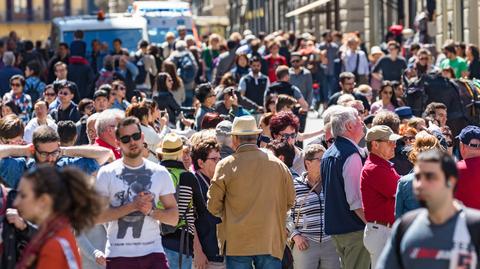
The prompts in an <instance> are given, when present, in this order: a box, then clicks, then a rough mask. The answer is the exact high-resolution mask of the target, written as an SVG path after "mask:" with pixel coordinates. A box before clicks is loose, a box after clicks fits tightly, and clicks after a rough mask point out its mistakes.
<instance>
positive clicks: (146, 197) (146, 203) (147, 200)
mask: <svg viewBox="0 0 480 269" xmlns="http://www.w3.org/2000/svg"><path fill="white" fill-rule="evenodd" d="M152 200H153V195H152V194H146V193H140V194H138V195H137V196H135V198H134V199H133V206H134V208H135V209H136V210H138V211H140V212H142V213H143V214H145V215H146V214H148V212H150V210H151V209H152Z"/></svg>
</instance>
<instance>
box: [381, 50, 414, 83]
mask: <svg viewBox="0 0 480 269" xmlns="http://www.w3.org/2000/svg"><path fill="white" fill-rule="evenodd" d="M405 69H407V62H406V61H405V59H403V58H402V57H398V58H397V59H396V60H395V61H393V60H392V59H391V58H390V56H388V55H386V56H384V57H383V58H381V59H380V60H379V61H378V63H377V65H375V67H374V68H373V73H377V72H380V71H382V75H383V80H390V81H393V80H395V81H400V79H401V77H402V73H403V70H405Z"/></svg>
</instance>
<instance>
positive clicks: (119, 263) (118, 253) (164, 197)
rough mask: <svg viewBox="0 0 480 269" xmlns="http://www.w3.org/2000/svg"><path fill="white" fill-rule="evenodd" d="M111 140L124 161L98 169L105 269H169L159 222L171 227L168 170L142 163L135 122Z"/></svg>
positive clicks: (174, 214)
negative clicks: (106, 204) (106, 205)
mask: <svg viewBox="0 0 480 269" xmlns="http://www.w3.org/2000/svg"><path fill="white" fill-rule="evenodd" d="M116 137H117V140H118V144H119V146H120V149H121V151H122V155H123V158H121V159H118V160H116V161H115V162H113V163H111V164H109V165H106V166H104V167H102V168H101V169H100V170H99V172H98V176H97V182H96V189H97V191H98V192H99V193H100V194H101V195H103V196H105V197H107V199H108V201H109V208H108V209H106V210H105V211H104V212H103V213H102V214H101V216H100V218H99V220H98V222H99V223H104V222H108V229H107V246H106V251H105V254H106V256H107V269H108V268H115V269H118V268H119V269H123V268H135V269H143V268H148V269H165V268H168V265H167V260H166V258H165V254H164V250H163V247H162V237H161V236H160V222H161V223H165V224H169V225H173V226H175V225H176V224H177V222H178V218H179V216H178V209H177V203H176V201H175V197H174V193H175V187H174V185H173V181H172V180H171V178H170V174H169V173H168V171H167V169H166V168H164V167H163V166H160V165H159V164H156V163H153V162H151V161H148V160H146V159H143V158H142V152H143V143H144V135H143V133H142V132H141V129H140V122H139V121H138V119H136V118H133V117H128V118H125V119H123V120H122V121H120V123H119V124H118V125H117V129H116Z"/></svg>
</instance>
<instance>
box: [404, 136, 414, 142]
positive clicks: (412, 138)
mask: <svg viewBox="0 0 480 269" xmlns="http://www.w3.org/2000/svg"><path fill="white" fill-rule="evenodd" d="M403 139H404V140H405V141H413V140H415V136H405V137H404V138H403Z"/></svg>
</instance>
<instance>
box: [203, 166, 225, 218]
mask: <svg viewBox="0 0 480 269" xmlns="http://www.w3.org/2000/svg"><path fill="white" fill-rule="evenodd" d="M222 170H223V166H222V165H219V164H217V166H216V168H215V174H214V175H213V178H212V180H211V182H210V183H211V184H210V187H209V188H208V192H207V197H208V201H207V209H208V211H210V213H212V215H214V216H217V217H222V216H223V213H224V212H223V211H224V209H225V204H224V203H225V192H226V189H227V186H226V184H225V183H226V182H225V178H226V175H225V174H224V173H223V171H222Z"/></svg>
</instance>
